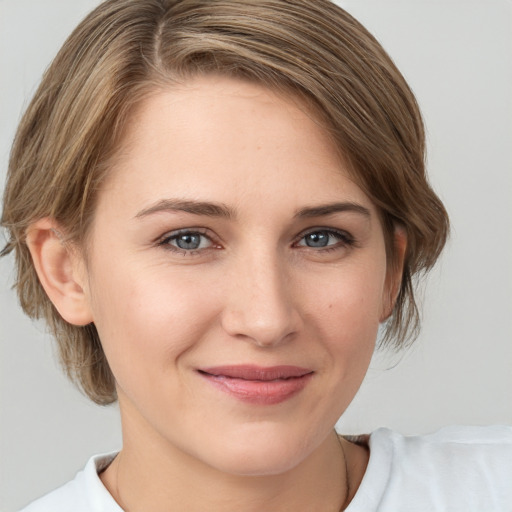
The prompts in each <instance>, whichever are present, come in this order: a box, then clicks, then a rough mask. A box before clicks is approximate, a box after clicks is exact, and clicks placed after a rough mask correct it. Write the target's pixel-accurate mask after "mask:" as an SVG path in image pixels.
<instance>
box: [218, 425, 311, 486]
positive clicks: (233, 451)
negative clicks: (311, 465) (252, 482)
mask: <svg viewBox="0 0 512 512" xmlns="http://www.w3.org/2000/svg"><path fill="white" fill-rule="evenodd" d="M210 448H213V452H210V453H211V457H212V459H211V460H212V462H213V461H215V462H214V463H213V464H211V465H212V466H215V467H216V468H217V469H218V470H220V471H222V472H223V473H227V474H232V475H238V476H270V475H278V474H282V473H286V472H287V471H290V470H292V469H293V468H295V467H296V466H298V465H299V464H300V463H301V462H302V461H303V460H304V459H306V458H307V457H308V455H309V454H310V453H311V452H312V451H313V450H314V448H315V447H314V446H312V444H311V445H308V443H307V442H305V436H301V437H298V436H297V437H294V436H293V435H290V433H289V432H283V435H279V434H277V433H275V432H274V433H268V432H267V433H266V432H259V433H257V434H256V433H255V434H254V435H253V436H249V437H245V436H241V437H240V438H239V439H233V440H231V441H230V442H229V443H220V445H219V446H218V447H214V446H212V445H210Z"/></svg>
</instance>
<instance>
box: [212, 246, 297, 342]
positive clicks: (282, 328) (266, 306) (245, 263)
mask: <svg viewBox="0 0 512 512" xmlns="http://www.w3.org/2000/svg"><path fill="white" fill-rule="evenodd" d="M284 266H285V265H283V264H280V262H279V261H278V258H277V257H275V256H271V255H270V254H268V253H267V254H260V255H259V256H258V255H257V254H252V255H250V256H248V257H242V258H240V261H239V263H238V264H237V265H236V268H234V269H233V268H232V272H230V273H229V275H227V276H226V278H227V279H229V283H227V287H226V288H227V290H228V292H227V297H226V302H225V307H224V309H223V312H222V326H223V328H224V330H225V331H226V332H227V333H228V334H229V335H231V336H234V337H236V338H239V339H245V340H248V341H250V342H252V343H254V344H256V345H258V346H260V347H273V346H276V345H280V344H282V343H284V342H285V341H287V340H290V339H292V338H293V337H294V336H295V335H296V334H297V333H298V331H299V329H300V326H301V322H302V320H301V316H300V313H299V310H298V308H297V305H296V303H295V301H294V299H293V296H292V291H293V290H292V282H291V279H290V275H289V272H286V269H285V268H284Z"/></svg>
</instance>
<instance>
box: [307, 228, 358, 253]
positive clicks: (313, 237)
mask: <svg viewBox="0 0 512 512" xmlns="http://www.w3.org/2000/svg"><path fill="white" fill-rule="evenodd" d="M352 244H353V240H352V239H351V237H349V236H348V235H347V234H344V233H342V232H338V231H333V230H327V229H321V230H317V231H311V232H309V233H306V234H305V235H304V236H303V237H302V238H301V239H300V240H299V242H298V244H297V245H299V246H301V247H312V248H320V249H322V248H329V247H334V246H337V245H341V246H347V245H352Z"/></svg>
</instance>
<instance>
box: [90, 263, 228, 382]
mask: <svg viewBox="0 0 512 512" xmlns="http://www.w3.org/2000/svg"><path fill="white" fill-rule="evenodd" d="M126 267H130V265H127V266H126ZM126 267H125V266H123V265H117V266H110V267H109V268H108V269H105V270H106V271H104V272H102V273H101V274H99V273H98V274H96V275H95V276H94V282H95V283H99V284H98V285H97V286H94V282H93V283H92V285H93V286H92V290H93V293H92V309H93V316H94V322H95V324H96V327H97V329H98V333H99V336H100V339H101V340H102V345H103V348H104V351H105V354H106V356H107V359H108V361H109V363H110V365H111V368H112V371H113V373H114V375H115V376H116V379H117V380H118V382H120V380H122V379H123V375H124V374H126V373H129V374H131V373H132V372H134V371H136V372H137V373H138V374H146V375H150V374H151V373H153V372H154V371H159V370H163V371H169V370H170V369H171V368H173V363H174V361H176V360H177V359H179V357H180V356H181V355H182V354H184V353H186V352H187V351H188V350H190V349H191V348H192V347H193V345H194V344H195V343H197V341H198V340H200V339H201V338H202V337H203V335H204V333H205V332H206V331H207V330H208V328H209V326H210V325H211V323H212V322H214V321H215V318H216V316H217V314H218V312H217V310H216V308H217V307H218V301H215V300H214V298H213V297H211V296H210V295H209V294H208V293H205V290H204V289H203V288H204V287H203V286H202V283H200V282H199V283H198V282H197V280H192V279H187V276H186V275H185V276H183V275H181V276H180V274H179V273H176V272H174V273H171V272H164V271H162V269H161V268H159V267H152V268H141V267H140V266H138V268H137V270H136V271H133V268H126ZM126 276H130V278H128V279H127V278H126ZM144 361H146V363H147V364H144Z"/></svg>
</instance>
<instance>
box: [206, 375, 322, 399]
mask: <svg viewBox="0 0 512 512" xmlns="http://www.w3.org/2000/svg"><path fill="white" fill-rule="evenodd" d="M198 373H199V374H200V375H201V376H202V377H203V378H204V379H205V380H206V381H208V382H209V383H210V384H211V385H213V386H214V387H216V388H217V389H219V390H220V391H223V392H224V393H227V394H228V395H231V396H232V397H234V398H237V399H239V400H242V401H244V402H248V403H252V404H260V405H272V404H278V403H281V402H284V401H285V400H288V399H289V398H292V397H293V396H294V395H296V394H297V393H299V392H300V391H302V390H303V389H304V387H305V386H306V385H307V383H308V382H309V380H310V379H311V377H312V376H313V374H314V372H313V371H312V370H310V369H307V368H301V367H298V366H288V365H282V366H271V367H261V366H254V365H236V366H216V367H212V368H201V369H199V370H198Z"/></svg>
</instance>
